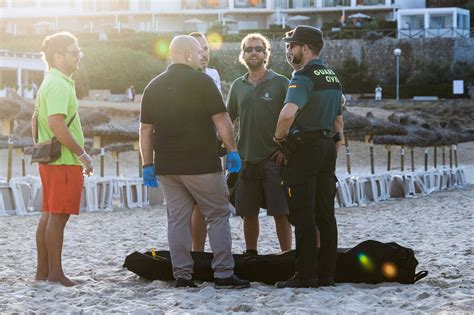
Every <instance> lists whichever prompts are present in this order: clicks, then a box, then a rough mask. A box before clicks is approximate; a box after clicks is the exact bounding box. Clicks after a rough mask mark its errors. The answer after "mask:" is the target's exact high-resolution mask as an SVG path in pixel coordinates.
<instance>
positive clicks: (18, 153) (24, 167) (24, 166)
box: [16, 147, 26, 177]
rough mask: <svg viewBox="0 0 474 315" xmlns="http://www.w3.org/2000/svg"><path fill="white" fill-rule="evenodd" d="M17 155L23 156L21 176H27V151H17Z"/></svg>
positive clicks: (20, 149)
mask: <svg viewBox="0 0 474 315" xmlns="http://www.w3.org/2000/svg"><path fill="white" fill-rule="evenodd" d="M16 154H17V155H19V156H21V176H23V177H24V176H26V164H25V149H24V148H23V147H21V148H18V149H16Z"/></svg>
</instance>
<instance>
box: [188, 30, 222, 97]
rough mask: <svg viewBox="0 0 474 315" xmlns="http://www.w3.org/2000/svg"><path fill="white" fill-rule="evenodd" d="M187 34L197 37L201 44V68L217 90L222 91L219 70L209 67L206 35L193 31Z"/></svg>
mask: <svg viewBox="0 0 474 315" xmlns="http://www.w3.org/2000/svg"><path fill="white" fill-rule="evenodd" d="M189 36H192V37H194V38H196V39H197V41H198V42H199V44H201V49H202V52H201V57H202V58H201V65H202V68H201V70H202V71H203V72H204V73H205V74H207V75H208V76H210V77H211V78H212V80H214V83H215V84H216V86H217V88H218V89H219V91H220V92H221V93H222V90H221V77H220V76H219V72H217V70H216V69H214V68H212V67H209V43H208V42H207V39H206V36H205V35H204V34H203V33H199V32H193V33H190V34H189Z"/></svg>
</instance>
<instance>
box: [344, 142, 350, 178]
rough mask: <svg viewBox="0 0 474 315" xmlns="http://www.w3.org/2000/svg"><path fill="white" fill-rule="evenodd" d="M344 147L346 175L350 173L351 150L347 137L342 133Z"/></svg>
mask: <svg viewBox="0 0 474 315" xmlns="http://www.w3.org/2000/svg"><path fill="white" fill-rule="evenodd" d="M344 147H345V149H346V163H347V173H348V174H350V173H351V148H350V146H349V135H348V134H347V133H344Z"/></svg>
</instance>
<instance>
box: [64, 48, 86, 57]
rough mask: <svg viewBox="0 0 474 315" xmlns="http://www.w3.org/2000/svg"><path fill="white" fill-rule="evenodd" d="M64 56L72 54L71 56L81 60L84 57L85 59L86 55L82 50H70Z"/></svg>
mask: <svg viewBox="0 0 474 315" xmlns="http://www.w3.org/2000/svg"><path fill="white" fill-rule="evenodd" d="M64 54H70V55H71V56H73V57H75V58H79V59H81V58H82V57H84V53H83V52H82V50H81V49H77V50H73V51H70V50H66V51H65V52H64Z"/></svg>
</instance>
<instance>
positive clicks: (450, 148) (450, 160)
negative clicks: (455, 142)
mask: <svg viewBox="0 0 474 315" xmlns="http://www.w3.org/2000/svg"><path fill="white" fill-rule="evenodd" d="M449 168H453V146H452V145H450V146H449Z"/></svg>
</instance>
